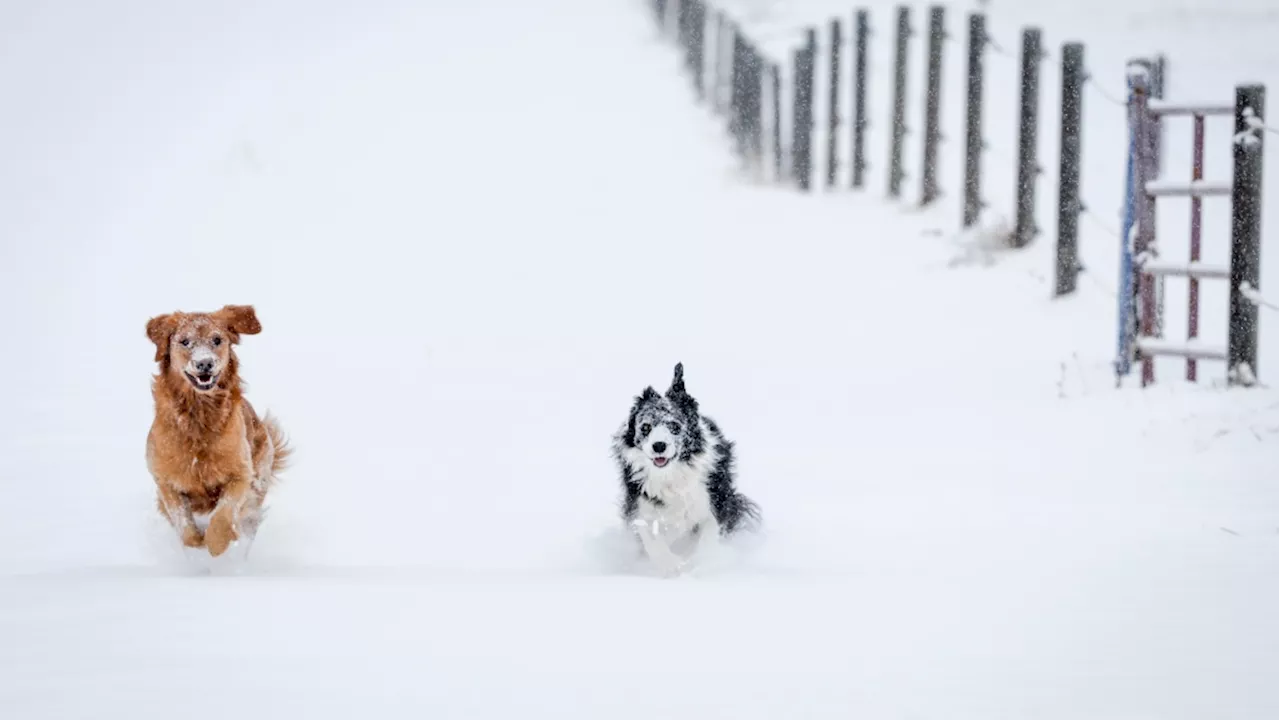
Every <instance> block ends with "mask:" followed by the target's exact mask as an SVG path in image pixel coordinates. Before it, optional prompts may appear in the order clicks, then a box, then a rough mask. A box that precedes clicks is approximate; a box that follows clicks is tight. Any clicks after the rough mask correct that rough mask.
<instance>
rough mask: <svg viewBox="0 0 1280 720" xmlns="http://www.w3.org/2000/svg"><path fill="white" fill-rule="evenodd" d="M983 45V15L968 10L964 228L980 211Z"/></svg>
mask: <svg viewBox="0 0 1280 720" xmlns="http://www.w3.org/2000/svg"><path fill="white" fill-rule="evenodd" d="M986 47H987V16H986V15H983V14H982V13H969V68H968V70H969V87H968V93H967V94H966V99H965V126H964V127H965V130H964V221H963V226H964V227H971V226H973V225H974V224H975V223H977V222H978V216H979V215H980V214H981V213H982V147H983V143H982V57H983V51H984V50H986Z"/></svg>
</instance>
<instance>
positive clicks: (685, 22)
mask: <svg viewBox="0 0 1280 720" xmlns="http://www.w3.org/2000/svg"><path fill="white" fill-rule="evenodd" d="M676 46H677V47H679V48H680V51H681V55H682V58H681V59H682V60H684V66H685V67H686V68H688V67H689V56H690V51H689V50H690V45H689V0H676Z"/></svg>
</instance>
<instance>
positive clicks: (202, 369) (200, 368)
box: [196, 360, 213, 375]
mask: <svg viewBox="0 0 1280 720" xmlns="http://www.w3.org/2000/svg"><path fill="white" fill-rule="evenodd" d="M196 372H198V373H200V374H201V375H211V374H213V361H212V360H201V361H199V362H197V363H196Z"/></svg>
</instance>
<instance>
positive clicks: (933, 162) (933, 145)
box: [920, 5, 947, 206]
mask: <svg viewBox="0 0 1280 720" xmlns="http://www.w3.org/2000/svg"><path fill="white" fill-rule="evenodd" d="M946 39H947V21H946V9H945V8H943V7H942V6H941V5H934V6H933V7H931V8H929V65H928V68H929V69H928V74H927V75H926V76H925V77H926V81H925V91H924V167H923V168H922V169H921V172H920V205H921V206H926V205H929V204H930V203H932V202H933V201H934V200H937V199H938V144H939V143H940V142H942V131H941V129H940V128H939V125H940V121H939V115H940V114H941V112H942V43H943V42H944V41H945V40H946Z"/></svg>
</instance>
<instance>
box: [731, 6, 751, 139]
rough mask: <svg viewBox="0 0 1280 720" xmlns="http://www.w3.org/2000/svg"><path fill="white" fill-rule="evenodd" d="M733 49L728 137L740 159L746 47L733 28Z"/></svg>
mask: <svg viewBox="0 0 1280 720" xmlns="http://www.w3.org/2000/svg"><path fill="white" fill-rule="evenodd" d="M730 32H731V33H732V34H733V46H732V47H733V49H732V50H731V52H732V55H731V56H730V58H731V59H730V65H729V135H730V136H732V137H733V149H734V152H736V153H738V155H739V156H740V157H745V156H746V152H747V142H746V108H745V103H746V93H745V90H746V82H747V79H746V75H747V62H746V45H745V43H743V41H742V33H740V32H738V28H737V26H734V27H733V28H732V29H731V30H730Z"/></svg>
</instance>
